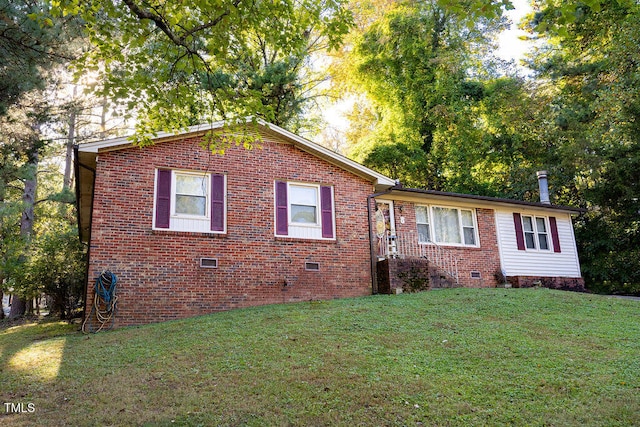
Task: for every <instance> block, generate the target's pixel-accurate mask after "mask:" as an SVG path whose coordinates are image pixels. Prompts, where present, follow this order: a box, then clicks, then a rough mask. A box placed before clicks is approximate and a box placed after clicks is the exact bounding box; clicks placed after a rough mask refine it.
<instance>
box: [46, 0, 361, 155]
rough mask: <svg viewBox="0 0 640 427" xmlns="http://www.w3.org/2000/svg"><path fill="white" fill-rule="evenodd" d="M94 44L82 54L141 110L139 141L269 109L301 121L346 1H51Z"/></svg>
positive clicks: (114, 93) (284, 121) (271, 114)
mask: <svg viewBox="0 0 640 427" xmlns="http://www.w3.org/2000/svg"><path fill="white" fill-rule="evenodd" d="M53 3H54V4H55V5H56V7H57V11H58V13H60V14H72V15H79V16H80V17H81V18H82V19H83V20H84V21H85V22H86V33H87V35H88V37H89V39H90V40H91V42H92V44H93V49H91V50H90V51H89V52H87V54H86V55H85V56H84V57H83V58H82V59H81V61H80V62H79V66H80V67H81V68H84V69H85V70H87V69H95V70H96V72H99V73H100V75H101V76H102V78H103V79H104V92H105V93H106V94H108V95H109V96H110V97H111V98H112V99H120V100H124V101H126V102H127V103H128V108H129V110H130V111H133V110H135V112H136V115H137V130H138V132H137V135H138V136H137V137H136V139H137V141H138V142H140V143H143V144H144V143H148V142H149V139H148V137H146V136H145V135H148V134H151V133H154V132H157V131H159V130H175V129H181V128H184V127H186V126H188V125H192V124H194V123H199V122H202V121H211V120H220V119H231V120H232V119H236V118H244V117H245V116H248V115H251V116H257V117H263V118H265V119H267V120H268V121H271V122H274V123H276V124H279V125H287V126H290V127H293V128H294V129H295V128H296V126H297V121H298V120H299V119H300V114H301V112H302V111H303V108H304V105H305V103H306V102H307V101H308V100H309V99H310V95H309V93H308V91H309V90H311V89H313V86H314V84H315V83H317V82H316V78H315V77H314V76H313V75H312V74H313V73H312V71H313V70H311V68H310V67H308V65H309V64H308V62H309V60H310V55H312V54H313V53H314V52H316V51H318V50H321V49H324V48H333V47H335V46H337V44H338V43H339V41H340V39H341V37H342V36H343V35H344V34H345V33H346V32H347V31H348V29H349V27H350V23H351V14H350V13H349V12H348V11H347V10H346V8H345V7H344V5H343V0H323V1H316V0H301V1H293V0H285V1H243V0H230V1H229V0H223V1H214V2H210V1H194V2H188V3H184V2H173V1H162V0H161V1H156V0H151V1H137V0H124V1H122V2H120V1H112V0H100V1H95V2H84V1H80V0H61V1H55V2H53Z"/></svg>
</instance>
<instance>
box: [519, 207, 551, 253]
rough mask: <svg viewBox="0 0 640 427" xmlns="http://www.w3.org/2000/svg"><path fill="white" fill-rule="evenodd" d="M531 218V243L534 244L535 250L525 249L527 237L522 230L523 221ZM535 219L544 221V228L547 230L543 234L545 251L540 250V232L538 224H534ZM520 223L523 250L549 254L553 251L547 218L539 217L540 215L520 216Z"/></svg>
mask: <svg viewBox="0 0 640 427" xmlns="http://www.w3.org/2000/svg"><path fill="white" fill-rule="evenodd" d="M525 218H531V223H532V224H533V243H534V244H535V246H536V247H535V248H529V247H527V237H526V233H527V231H525V229H524V219H525ZM536 218H540V219H542V220H544V226H545V228H546V229H547V230H546V231H545V232H544V233H542V234H546V235H547V249H541V248H540V234H541V233H540V232H539V231H538V224H537V222H536ZM520 222H521V223H522V238H523V239H524V249H525V251H529V252H544V253H546V252H551V251H553V238H552V237H551V229H550V227H549V217H547V216H540V215H520Z"/></svg>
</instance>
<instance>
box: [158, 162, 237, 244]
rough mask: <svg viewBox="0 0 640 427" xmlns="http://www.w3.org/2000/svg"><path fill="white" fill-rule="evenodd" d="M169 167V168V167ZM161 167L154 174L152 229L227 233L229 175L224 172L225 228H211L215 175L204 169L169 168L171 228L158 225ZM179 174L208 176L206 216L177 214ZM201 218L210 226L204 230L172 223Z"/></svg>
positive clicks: (200, 219)
mask: <svg viewBox="0 0 640 427" xmlns="http://www.w3.org/2000/svg"><path fill="white" fill-rule="evenodd" d="M167 169H169V168H167ZM159 170H160V168H157V169H156V171H155V175H154V184H153V225H152V230H154V231H173V232H180V233H207V234H227V224H228V222H227V215H228V209H227V203H228V202H227V175H226V174H224V175H223V176H224V189H223V191H224V218H223V229H222V231H216V230H211V191H212V188H211V176H212V175H214V173H212V172H202V171H194V170H186V169H169V170H171V210H170V212H169V218H170V224H169V228H161V227H156V209H157V206H156V203H157V200H158V171H159ZM176 173H178V174H191V175H197V176H206V178H207V200H206V216H200V215H186V214H176V213H175V197H176V192H175V188H176V183H175V176H176ZM173 219H176V220H189V219H191V220H199V221H202V222H205V221H206V222H207V224H208V226H207V227H206V229H202V230H185V229H182V228H179V227H176V226H175V225H174V224H171V222H172V220H173Z"/></svg>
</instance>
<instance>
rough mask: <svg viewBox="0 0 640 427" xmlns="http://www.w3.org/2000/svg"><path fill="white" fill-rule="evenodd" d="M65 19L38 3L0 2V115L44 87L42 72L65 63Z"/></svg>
mask: <svg viewBox="0 0 640 427" xmlns="http://www.w3.org/2000/svg"><path fill="white" fill-rule="evenodd" d="M68 21H69V20H57V19H56V20H54V19H52V17H51V15H50V14H49V10H48V7H47V4H46V3H45V2H42V1H28V0H0V115H4V114H6V112H7V108H8V107H9V106H11V105H13V104H14V103H15V102H16V101H17V100H18V99H19V98H20V96H21V95H22V94H24V93H26V92H28V91H30V90H32V89H36V88H43V87H44V74H43V73H44V71H46V70H47V69H48V68H50V67H51V66H52V65H53V64H55V63H60V62H62V61H66V60H68V59H70V58H69V56H68V55H67V54H66V49H65V45H66V43H67V41H68V37H67V36H66V31H67V29H68V24H69V22H68Z"/></svg>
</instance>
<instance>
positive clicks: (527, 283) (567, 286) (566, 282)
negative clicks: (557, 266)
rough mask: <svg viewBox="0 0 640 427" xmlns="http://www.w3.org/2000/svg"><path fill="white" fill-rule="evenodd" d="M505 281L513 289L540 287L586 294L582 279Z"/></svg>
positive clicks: (531, 277) (515, 278)
mask: <svg viewBox="0 0 640 427" xmlns="http://www.w3.org/2000/svg"><path fill="white" fill-rule="evenodd" d="M507 281H508V282H509V283H510V284H511V285H512V286H513V287H514V288H531V287H534V286H542V287H544V288H549V289H560V290H563V291H575V292H586V289H585V287H584V279H583V278H582V277H540V276H535V277H534V276H510V277H507Z"/></svg>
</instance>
